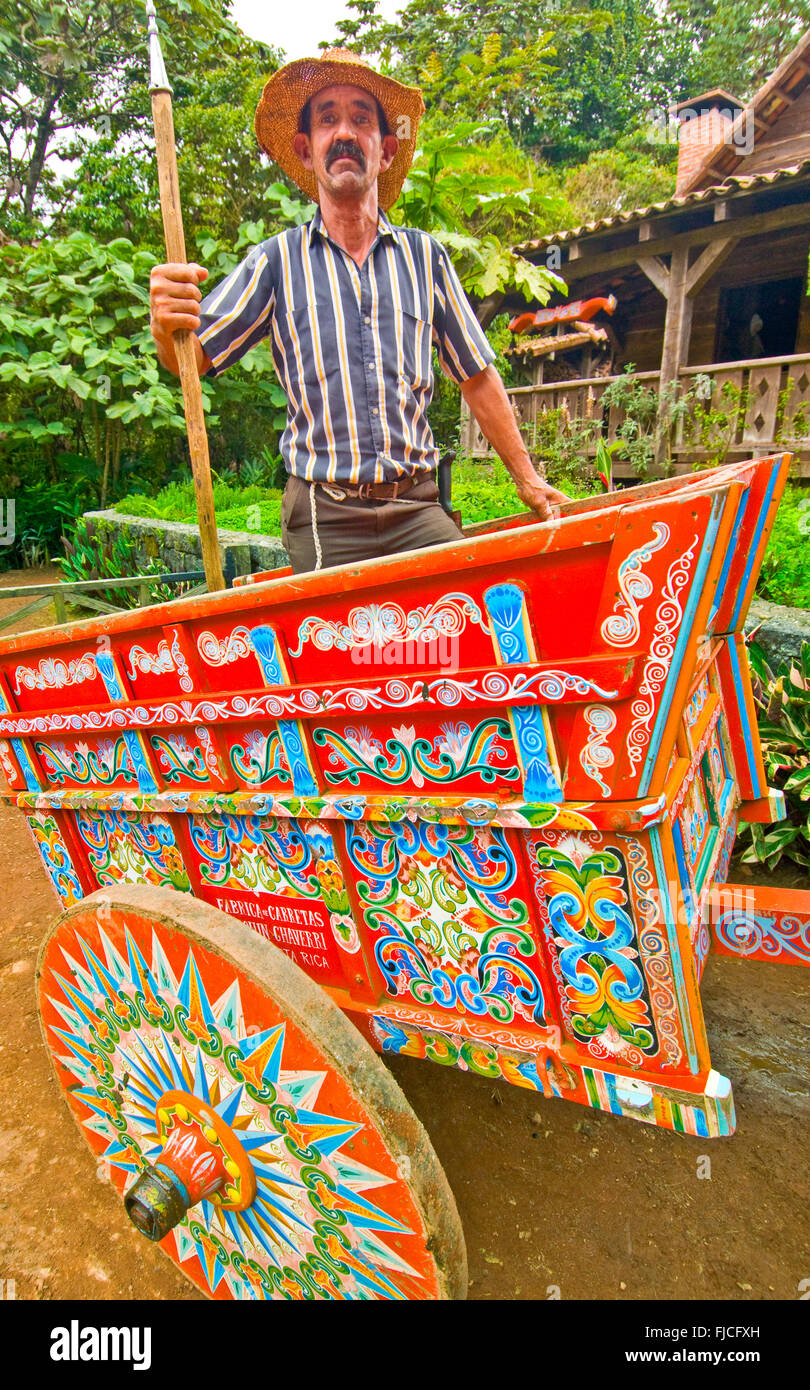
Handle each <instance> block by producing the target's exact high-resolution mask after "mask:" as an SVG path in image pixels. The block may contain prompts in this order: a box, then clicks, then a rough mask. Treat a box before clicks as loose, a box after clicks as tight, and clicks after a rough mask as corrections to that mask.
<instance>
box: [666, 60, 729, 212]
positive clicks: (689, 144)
mask: <svg viewBox="0 0 810 1390" xmlns="http://www.w3.org/2000/svg"><path fill="white" fill-rule="evenodd" d="M742 109H743V104H742V102H741V101H738V100H737V98H736V97H733V96H730V95H729V93H728V92H724V91H722V90H721V88H719V87H718V88H716V89H715V91H713V92H704V93H703V95H702V96H699V97H693V98H692V100H691V101H682V102H679V104H678V105H677V106H673V107H672V108H671V114H672V115H673V116H675V118H676V119H677V121H678V124H679V127H680V129H679V131H678V177H677V182H676V184H675V193H676V195H677V194H678V193H682V192H683V191H684V189H685V188H686V187H687V186H688V184H689V183H691V181H692V179H693V178H694V176H695V174H696V173H697V171H698V169H699V168H700V166H701V164H702V163H703V161H704V159H705V158H706V156H707V155H708V154H710V153H711V151H712V150H713V149H714V148H715V146H716V145H719V144H720V142H721V141H722V140H724V139H727V138H728V134H729V131H730V130H731V127H732V126H733V124H734V121H735V119H736V117H737V114H738V112H740V111H742Z"/></svg>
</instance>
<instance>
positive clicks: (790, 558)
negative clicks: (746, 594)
mask: <svg viewBox="0 0 810 1390" xmlns="http://www.w3.org/2000/svg"><path fill="white" fill-rule="evenodd" d="M809 536H810V494H808V492H807V490H806V489H805V488H801V487H796V486H791V487H787V488H786V489H785V492H784V495H783V497H782V501H781V502H780V504H779V510H778V511H777V513H776V519H775V521H774V526H773V530H772V532H771V536H770V540H769V541H768V548H767V550H766V552H765V558H764V560H763V563H762V569H761V571H760V576H759V583H758V584H757V593H758V594H759V596H760V597H761V598H765V599H769V600H770V601H771V602H772V603H787V604H790V605H793V606H794V607H797V608H810V541H808V537H809Z"/></svg>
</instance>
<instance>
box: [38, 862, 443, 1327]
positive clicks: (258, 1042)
mask: <svg viewBox="0 0 810 1390" xmlns="http://www.w3.org/2000/svg"><path fill="white" fill-rule="evenodd" d="M37 978H38V990H39V1005H40V1016H41V1021H42V1029H43V1035H44V1038H45V1043H46V1046H47V1048H48V1050H49V1052H50V1054H51V1060H52V1061H53V1064H54V1067H55V1069H56V1073H57V1076H58V1077H59V1080H60V1082H61V1084H62V1086H63V1088H64V1090H65V1095H66V1099H67V1102H68V1104H69V1106H70V1108H71V1110H72V1111H73V1114H74V1115H75V1117H76V1120H77V1122H78V1124H79V1125H80V1127H81V1129H82V1131H83V1133H84V1135H85V1137H86V1138H87V1140H88V1142H89V1144H90V1147H91V1149H92V1150H93V1152H94V1153H95V1155H96V1156H97V1159H98V1161H99V1163H100V1164H102V1165H103V1166H104V1168H105V1171H107V1172H108V1174H109V1177H110V1179H111V1181H112V1182H113V1183H114V1185H115V1186H116V1187H117V1188H118V1190H119V1191H120V1192H121V1194H122V1195H123V1196H124V1201H125V1206H126V1207H127V1209H128V1212H129V1215H130V1217H131V1219H132V1220H133V1221H134V1222H135V1224H136V1226H138V1227H139V1229H140V1230H141V1231H143V1233H144V1235H146V1236H147V1237H148V1238H150V1239H153V1240H157V1241H159V1243H160V1245H161V1247H162V1249H163V1250H164V1251H165V1252H166V1254H167V1255H169V1256H170V1258H171V1259H173V1260H174V1261H175V1263H176V1264H177V1265H178V1266H179V1268H180V1269H181V1270H182V1271H183V1273H184V1274H186V1275H188V1277H189V1278H190V1279H191V1280H192V1281H193V1282H194V1283H195V1284H196V1285H197V1286H198V1287H199V1288H200V1289H202V1290H203V1292H205V1293H206V1294H209V1295H210V1296H212V1297H214V1298H236V1299H436V1298H463V1297H464V1295H465V1293H466V1283H467V1265H466V1254H465V1250H464V1241H463V1236H462V1233H461V1226H460V1223H459V1219H458V1213H457V1211H456V1207H455V1203H454V1201H453V1197H452V1193H451V1192H450V1189H449V1187H448V1185H447V1180H446V1178H445V1176H444V1173H443V1172H442V1169H441V1167H440V1165H439V1162H438V1160H437V1158H436V1155H435V1153H434V1152H433V1149H432V1147H431V1145H430V1143H429V1141H428V1138H427V1135H426V1134H425V1131H424V1129H423V1128H422V1125H421V1124H420V1122H419V1120H418V1119H417V1118H416V1116H415V1115H414V1113H413V1111H412V1110H411V1108H410V1106H409V1105H408V1103H407V1101H406V1100H405V1097H404V1096H403V1094H402V1092H401V1091H400V1089H399V1087H398V1086H397V1085H396V1082H395V1081H394V1080H393V1078H392V1076H391V1075H390V1073H389V1072H388V1071H387V1070H386V1068H385V1066H384V1065H383V1063H382V1062H381V1061H380V1060H379V1058H378V1057H377V1055H376V1053H374V1052H373V1051H372V1050H371V1048H370V1047H369V1046H368V1044H367V1043H366V1042H365V1040H364V1039H363V1038H362V1037H361V1036H360V1034H359V1033H358V1032H357V1030H356V1029H355V1028H354V1027H353V1025H352V1024H351V1023H350V1022H349V1021H348V1019H347V1018H346V1017H345V1016H344V1015H343V1014H342V1013H341V1011H340V1009H338V1008H337V1007H336V1005H335V1004H333V1003H332V1001H331V1000H330V999H329V998H328V996H327V995H325V994H324V993H323V991H322V990H321V989H320V988H319V987H318V986H317V985H315V984H314V983H313V982H312V981H311V980H310V979H309V978H308V977H307V976H306V975H305V974H304V973H303V971H301V970H300V969H299V968H298V966H296V965H295V964H293V962H292V961H290V960H289V959H288V958H287V957H286V956H285V955H284V954H283V953H282V952H281V951H279V950H278V949H277V948H276V947H274V946H271V945H270V944H269V942H267V941H265V940H264V939H263V938H261V937H260V936H258V935H257V934H256V933H255V932H253V931H252V930H251V929H250V928H249V927H247V926H245V925H243V924H242V923H241V922H237V921H235V920H234V918H232V917H228V916H226V915H225V913H223V912H218V911H217V910H216V909H214V908H212V907H209V906H208V905H207V904H205V903H202V902H198V901H197V900H196V899H194V898H192V897H190V896H186V895H185V894H182V893H175V892H173V891H172V890H170V889H163V888H151V887H126V886H123V887H120V888H118V887H116V888H115V889H103V890H101V891H100V892H97V893H94V894H92V896H90V897H88V898H85V899H84V900H83V901H82V902H81V903H78V904H76V905H75V906H74V907H72V908H71V909H69V911H67V912H66V913H64V914H63V916H62V917H60V918H59V920H58V921H57V923H56V925H55V926H54V928H53V930H52V931H51V933H50V935H49V936H48V937H47V939H46V941H45V943H44V945H43V947H42V950H41V952H40V959H39V966H38V972H37Z"/></svg>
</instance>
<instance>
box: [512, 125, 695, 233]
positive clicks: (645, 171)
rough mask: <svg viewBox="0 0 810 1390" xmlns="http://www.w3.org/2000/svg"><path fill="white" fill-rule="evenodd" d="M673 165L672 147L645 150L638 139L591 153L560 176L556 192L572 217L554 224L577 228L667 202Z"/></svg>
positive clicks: (633, 138)
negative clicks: (620, 213) (617, 214)
mask: <svg viewBox="0 0 810 1390" xmlns="http://www.w3.org/2000/svg"><path fill="white" fill-rule="evenodd" d="M676 165H677V148H676V147H675V146H664V147H662V146H657V147H650V146H649V145H647V144H646V143H645V142H644V141H643V140H642V139H641V138H640V137H639V136H638V135H637V134H636V135H633V136H631V137H625V138H624V139H623V140H620V141H618V143H617V144H616V145H612V146H611V147H610V148H609V149H605V150H597V151H595V152H594V153H593V154H591V155H589V156H588V159H587V160H586V161H585V162H584V163H582V164H574V165H571V166H568V167H567V168H565V169H564V170H563V171H562V178H561V183H560V189H561V193H562V196H563V198H564V199H565V201H566V202H567V204H568V206H569V207H570V209H571V215H570V217H569V218H568V219H567V220H566V221H565V222H560V223H558V224H557V225H558V226H561V227H562V226H568V225H574V226H581V225H582V224H583V223H585V222H597V221H599V220H600V219H601V218H603V217H613V216H614V215H615V214H616V213H617V212H629V211H631V210H633V209H634V208H641V207H649V205H650V204H651V203H656V202H660V201H662V200H663V199H665V198H670V197H671V196H672V193H673V191H674V188H675V172H676ZM535 235H536V233H535Z"/></svg>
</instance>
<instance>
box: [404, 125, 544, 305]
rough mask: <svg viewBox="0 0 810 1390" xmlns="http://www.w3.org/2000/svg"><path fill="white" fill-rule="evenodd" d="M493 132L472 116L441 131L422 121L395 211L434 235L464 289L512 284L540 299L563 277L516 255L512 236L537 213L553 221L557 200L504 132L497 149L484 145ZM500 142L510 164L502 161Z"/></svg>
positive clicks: (478, 292)
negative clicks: (536, 179)
mask: <svg viewBox="0 0 810 1390" xmlns="http://www.w3.org/2000/svg"><path fill="white" fill-rule="evenodd" d="M491 134H492V132H491V131H490V130H489V129H488V128H487V127H485V126H481V125H479V124H476V123H475V122H473V121H465V122H459V123H458V124H456V125H454V126H452V127H450V128H449V129H448V128H443V129H442V130H441V131H437V130H435V125H434V123H431V122H426V124H425V125H424V126H423V127H422V130H421V134H420V144H419V147H418V149H417V151H416V156H415V159H414V163H413V167H412V168H411V170H410V172H409V174H408V177H407V178H406V180H405V183H404V186H403V190H402V194H401V196H400V198H399V200H398V202H397V204H396V207H395V208H394V209H393V212H392V218H393V220H394V221H396V222H399V223H401V224H403V225H406V226H409V227H420V228H421V229H422V230H423V231H426V232H432V233H433V235H434V236H436V237H438V239H439V240H440V241H441V242H443V244H444V245H445V246H447V247H448V249H449V250H450V251H451V253H452V254H453V260H454V263H455V264H456V268H457V269H458V272H459V275H460V277H461V280H462V283H463V285H464V288H465V289H466V290H467V293H468V294H471V295H473V296H475V297H476V298H478V299H485V298H486V297H487V296H488V295H491V294H495V293H496V292H497V291H499V290H504V289H508V288H515V289H518V290H520V291H521V293H522V294H523V295H524V296H525V298H526V299H527V301H532V300H535V299H536V300H539V301H540V303H541V304H545V303H546V301H547V300H548V297H549V295H550V293H551V292H552V290H554V289H556V290H564V288H565V286H564V283H563V281H562V280H561V279H560V277H559V276H557V275H555V274H553V272H551V271H548V270H546V269H545V268H544V267H543V266H537V265H533V264H532V263H531V262H530V261H527V260H526V259H525V257H523V256H521V255H518V254H517V253H516V252H515V251H513V250H512V243H513V242H514V240H516V239H519V238H520V237H521V236H525V235H528V234H529V231H530V229H531V228H532V227H535V228H536V227H537V226H538V218H540V219H541V220H542V221H545V222H547V223H548V224H551V223H552V222H553V215H554V213H555V212H556V213H559V212H560V210H561V206H560V204H559V201H557V202H555V201H554V199H553V198H552V197H551V196H550V195H549V194H548V193H544V192H542V191H541V190H540V189H539V188H537V187H535V186H534V183H533V174H532V171H531V168H530V167H529V164H528V161H527V160H526V159H525V157H523V158H521V157H520V155H519V153H518V152H517V151H516V150H515V148H514V146H511V145H510V142H509V141H508V140H507V139H506V137H504V136H501V137H500V139H499V141H498V145H497V147H496V149H495V151H494V152H493V151H492V150H491V149H489V148H488V146H487V144H486V143H485V142H486V138H487V136H488V135H489V136H491ZM499 150H500V151H503V152H505V153H506V154H507V155H508V157H509V159H508V163H511V168H509V167H508V163H507V167H506V168H505V169H504V167H503V161H501V160H500V159H499V157H498V151H499Z"/></svg>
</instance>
